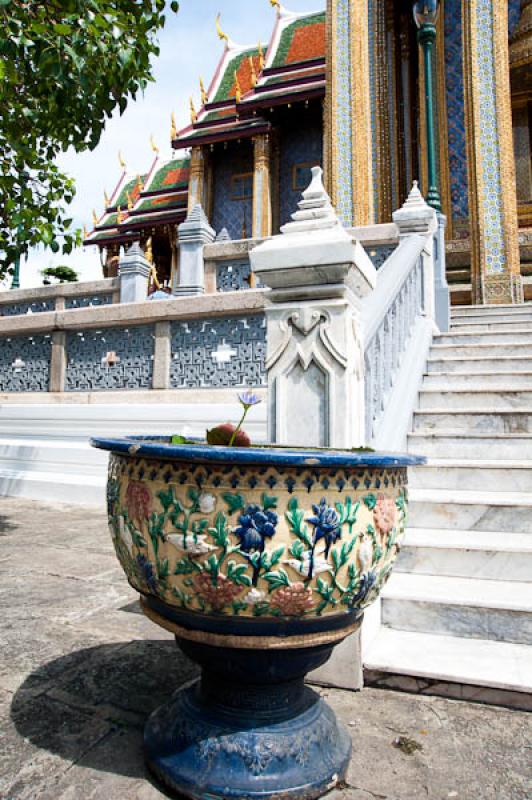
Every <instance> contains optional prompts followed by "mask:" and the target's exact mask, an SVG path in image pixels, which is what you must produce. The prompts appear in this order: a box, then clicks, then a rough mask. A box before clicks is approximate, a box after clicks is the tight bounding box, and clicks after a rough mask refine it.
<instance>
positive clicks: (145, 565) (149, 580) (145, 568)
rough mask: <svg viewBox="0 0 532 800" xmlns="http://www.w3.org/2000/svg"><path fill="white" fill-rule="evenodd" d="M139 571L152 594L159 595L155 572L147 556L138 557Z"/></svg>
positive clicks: (140, 555)
mask: <svg viewBox="0 0 532 800" xmlns="http://www.w3.org/2000/svg"><path fill="white" fill-rule="evenodd" d="M137 569H138V572H139V575H140V578H141V580H142V581H143V582H144V583H145V584H146V585H147V587H148V589H149V590H150V592H152V593H153V594H157V593H158V587H157V578H156V577H155V571H154V569H153V564H152V563H151V561H149V560H148V559H147V558H146V556H144V555H142V554H139V555H138V556H137Z"/></svg>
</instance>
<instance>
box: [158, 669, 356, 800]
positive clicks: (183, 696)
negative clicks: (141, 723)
mask: <svg viewBox="0 0 532 800" xmlns="http://www.w3.org/2000/svg"><path fill="white" fill-rule="evenodd" d="M255 691H256V692H260V691H261V687H259V686H257V687H255ZM249 692H250V687H249V686H247V687H246V690H245V693H246V694H247V695H248V698H249ZM281 694H282V689H281ZM288 705H290V704H288ZM250 706H253V703H250ZM291 710H292V713H291ZM235 712H236V709H235V708H234V707H233V708H231V707H230V706H222V705H220V704H217V703H213V702H212V698H209V697H205V692H204V691H202V689H201V685H200V684H199V683H198V684H196V685H195V686H192V687H190V688H188V689H184V690H182V691H180V692H178V693H177V694H176V695H174V697H173V698H172V700H171V701H170V702H169V703H167V704H166V705H164V706H161V708H159V709H157V710H156V711H155V712H154V713H153V714H152V715H151V717H150V718H149V720H148V722H147V724H146V728H145V732H144V744H145V754H146V760H147V763H148V766H149V767H150V769H151V770H152V771H153V772H154V774H155V775H156V776H157V777H158V778H159V779H160V780H161V782H162V783H164V784H165V785H166V786H167V787H168V788H170V789H171V790H172V791H173V792H175V793H176V794H180V795H182V796H185V797H188V798H192V799H193V800H255V799H258V798H261V800H267V798H272V799H273V798H275V800H285V798H286V800H289V798H293V800H314V798H318V797H321V796H322V795H323V794H325V793H326V792H327V791H329V790H330V789H332V788H334V786H336V784H338V783H339V782H341V781H343V780H344V779H345V775H346V772H347V766H348V764H349V759H350V756H351V739H350V737H349V734H348V733H347V731H346V730H345V729H344V728H343V727H342V726H340V725H339V724H338V722H337V720H336V717H335V715H334V713H333V711H332V709H331V708H329V706H328V705H327V704H326V703H325V702H324V701H323V700H322V699H321V698H320V697H319V696H318V695H317V694H316V693H315V692H314V691H312V690H311V689H309V688H304V689H303V691H302V693H301V694H300V695H299V701H298V703H297V704H296V707H295V708H292V709H290V708H287V709H285V711H284V713H280V711H279V708H277V709H275V710H274V713H273V714H271V715H268V714H267V713H265V709H264V706H263V707H262V710H261V712H259V713H258V714H255V713H254V711H253V710H252V708H251V707H250V708H249V712H248V713H247V714H245V713H243V712H242V709H240V711H239V713H235ZM268 717H270V718H268Z"/></svg>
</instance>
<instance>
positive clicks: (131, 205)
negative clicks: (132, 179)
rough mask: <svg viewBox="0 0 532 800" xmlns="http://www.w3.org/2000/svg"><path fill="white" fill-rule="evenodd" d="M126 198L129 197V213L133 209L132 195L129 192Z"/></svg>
mask: <svg viewBox="0 0 532 800" xmlns="http://www.w3.org/2000/svg"><path fill="white" fill-rule="evenodd" d="M126 196H127V207H128V211H131V210H132V209H133V199H132V197H131V195H130V194H129V192H126Z"/></svg>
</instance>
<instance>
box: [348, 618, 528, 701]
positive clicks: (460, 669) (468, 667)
mask: <svg viewBox="0 0 532 800" xmlns="http://www.w3.org/2000/svg"><path fill="white" fill-rule="evenodd" d="M364 668H365V670H371V671H375V672H378V673H380V672H383V673H389V674H395V675H404V676H413V677H415V678H422V679H425V680H429V681H441V682H450V683H453V684H465V685H466V686H470V687H476V686H483V687H489V688H490V689H495V690H497V689H498V690H500V692H501V693H506V692H519V693H523V694H530V693H532V649H531V648H530V647H526V646H524V645H519V644H507V643H505V642H493V641H488V640H486V639H466V638H463V637H459V636H437V635H435V634H431V633H414V632H411V631H396V630H392V629H390V628H381V629H380V631H379V633H378V635H377V636H376V637H375V639H374V640H373V642H372V644H371V645H370V647H369V648H368V650H367V652H366V653H365V656H364ZM392 685H393V684H392ZM397 686H398V688H401V684H400V683H398V684H397ZM429 693H430V688H429ZM463 694H464V696H470V695H468V694H467V693H465V692H464V693H463ZM461 695H462V692H458V693H457V694H456V696H457V697H460V696H461ZM473 698H474V696H471V699H473ZM477 699H484V701H485V702H488V703H489V702H497V694H496V692H493V693H492V694H491V695H490V694H489V693H486V694H485V695H483V694H482V693H480V692H479V693H477ZM505 699H506V695H505V694H503V697H502V698H501V700H502V702H504V701H505ZM529 707H530V709H531V710H532V700H531V702H530V704H529Z"/></svg>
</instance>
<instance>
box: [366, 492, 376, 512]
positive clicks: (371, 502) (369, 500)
mask: <svg viewBox="0 0 532 800" xmlns="http://www.w3.org/2000/svg"><path fill="white" fill-rule="evenodd" d="M364 503H365V504H366V505H367V507H368V508H369V510H370V511H373V509H374V508H375V506H376V505H377V496H376V495H374V494H367V495H366V496H365V497H364Z"/></svg>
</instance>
